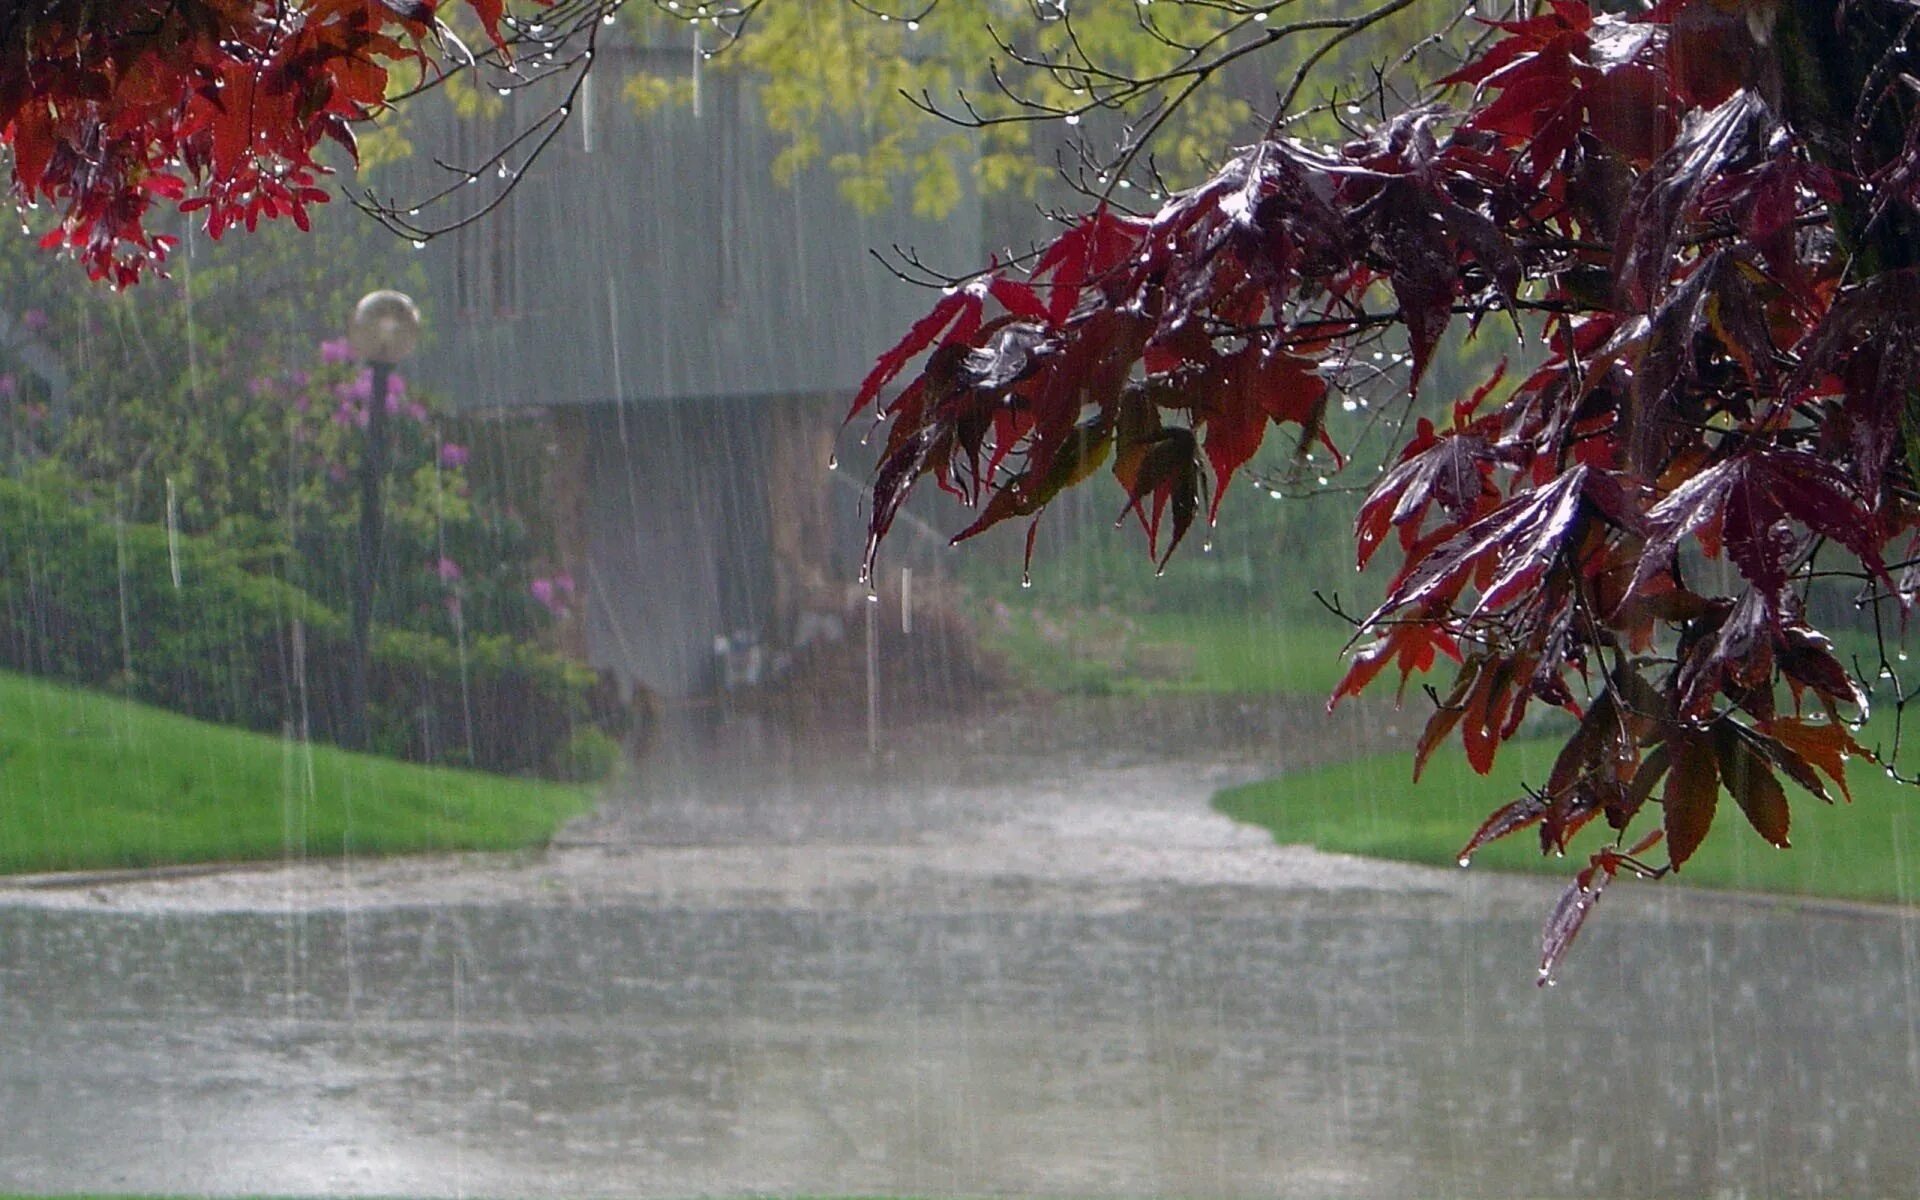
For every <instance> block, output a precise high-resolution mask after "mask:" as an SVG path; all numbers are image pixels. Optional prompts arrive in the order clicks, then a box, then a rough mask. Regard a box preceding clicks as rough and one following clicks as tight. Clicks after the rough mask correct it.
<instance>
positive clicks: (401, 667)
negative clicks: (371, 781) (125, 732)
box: [0, 480, 628, 774]
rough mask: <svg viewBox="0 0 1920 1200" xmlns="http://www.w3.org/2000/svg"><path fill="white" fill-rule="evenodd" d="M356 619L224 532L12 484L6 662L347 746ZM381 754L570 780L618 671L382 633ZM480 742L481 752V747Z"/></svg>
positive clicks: (5, 538) (3, 554)
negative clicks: (211, 535) (145, 518)
mask: <svg viewBox="0 0 1920 1200" xmlns="http://www.w3.org/2000/svg"><path fill="white" fill-rule="evenodd" d="M350 662H351V654H350V631H349V625H348V622H347V620H346V619H345V618H344V617H343V616H342V615H340V614H339V613H336V612H334V611H332V610H330V609H328V608H326V607H324V606H322V605H321V604H319V603H318V602H317V601H315V600H314V599H313V598H312V597H311V596H309V595H308V594H307V593H305V592H303V591H302V590H300V589H299V588H296V587H294V586H292V585H290V584H288V583H286V582H285V581H283V580H280V579H276V578H273V577H271V576H265V575H259V574H254V573H252V572H249V571H248V570H246V569H245V568H244V567H243V566H242V565H241V563H240V561H239V558H238V556H237V555H236V554H235V553H234V552H232V551H231V550H228V549H225V548H223V547H222V546H221V545H219V544H218V543H217V542H216V541H213V540H212V539H201V538H192V537H184V536H183V537H179V538H178V539H177V540H176V542H175V544H174V545H173V546H171V547H170V546H169V538H168V535H167V531H166V530H164V529H162V528H158V527H154V526H149V525H132V524H126V525H122V524H119V523H117V522H115V521H114V520H113V519H112V518H110V517H107V516H105V515H103V514H101V513H98V512H96V511H93V510H91V509H89V508H87V507H85V506H83V505H79V504H76V503H74V502H73V501H71V500H70V499H69V498H67V497H66V496H65V495H54V494H48V493H43V492H40V491H37V490H35V489H33V488H30V487H28V486H25V485H22V484H19V483H15V482H9V481H3V480H0V666H6V667H10V668H13V669H16V670H20V671H23V672H27V673H29V674H34V675H44V676H50V677H53V678H57V679H64V680H68V681H70V682H74V683H79V684H84V685H88V686H92V687H100V688H105V689H109V690H114V691H119V692H121V693H122V694H124V695H127V696H129V697H130V698H133V699H139V700H144V701H147V702H149V703H153V704H158V705H161V706H163V707H166V708H170V709H173V710H175V711H177V712H183V713H188V714H191V715H193V716H196V717H202V718H205V719H208V720H213V721H219V722H222V723H225V724H230V725H241V726H245V727H247V728H251V729H257V730H262V731H270V732H282V731H287V732H294V733H298V732H300V731H302V730H305V731H306V732H307V733H310V734H311V735H312V736H313V737H316V738H319V739H321V740H324V741H337V740H339V739H338V736H337V734H338V732H339V730H341V729H342V728H343V727H344V724H345V704H344V701H345V697H346V694H347V678H348V670H349V663H350ZM369 690H370V693H371V702H370V705H369V712H368V724H369V728H370V730H371V737H372V741H373V746H372V749H374V750H377V751H379V752H380V753H384V754H389V755H392V756H395V757H400V758H406V759H410V760H413V761H416V762H439V763H459V764H466V765H472V766H476V767H481V768H484V769H487V770H493V771H502V772H534V773H540V774H549V773H553V772H556V771H566V770H569V769H570V768H571V767H572V764H571V763H570V762H567V761H563V759H564V758H565V757H566V755H567V746H568V743H569V741H570V740H571V739H572V738H573V736H574V734H575V733H576V731H581V730H585V729H589V728H597V729H599V730H600V731H601V732H603V733H605V734H607V735H610V736H615V737H618V736H620V735H621V734H623V733H624V732H625V730H626V726H627V721H628V710H627V709H626V707H625V706H624V705H622V704H621V703H620V702H619V699H618V695H617V692H616V690H615V688H614V686H613V684H612V682H611V680H610V679H608V678H607V677H605V676H603V675H598V674H596V673H595V672H594V671H592V670H590V669H588V668H586V667H584V666H581V665H579V664H577V663H573V662H571V661H568V660H566V659H563V658H560V657H559V656H557V655H554V654H550V653H547V652H545V651H542V650H539V649H537V648H535V647H531V646H528V645H525V644H523V643H518V642H514V641H510V640H508V639H505V638H498V637H493V638H476V639H475V640H473V641H472V642H471V643H470V644H468V645H467V646H466V647H465V652H464V654H463V653H462V652H461V649H460V648H459V647H456V646H455V645H454V644H453V642H452V641H450V640H449V639H446V638H441V637H433V636H429V635H426V634H420V633H412V632H406V631H401V630H393V629H377V630H376V631H375V637H374V646H373V660H372V671H371V678H370V681H369ZM469 738H470V741H471V755H469V749H468V748H469Z"/></svg>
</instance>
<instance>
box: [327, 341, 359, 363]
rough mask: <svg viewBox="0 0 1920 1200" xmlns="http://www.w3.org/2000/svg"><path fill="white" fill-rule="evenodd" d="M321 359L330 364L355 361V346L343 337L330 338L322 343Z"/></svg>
mask: <svg viewBox="0 0 1920 1200" xmlns="http://www.w3.org/2000/svg"><path fill="white" fill-rule="evenodd" d="M320 361H321V362H323V363H326V364H327V365H328V366H337V365H339V364H340V363H350V362H352V361H353V347H352V346H350V345H348V344H347V339H345V338H343V337H337V338H328V339H327V340H326V341H324V342H321V343H320Z"/></svg>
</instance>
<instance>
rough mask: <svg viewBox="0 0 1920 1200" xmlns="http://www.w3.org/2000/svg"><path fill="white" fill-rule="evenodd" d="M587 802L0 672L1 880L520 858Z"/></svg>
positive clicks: (586, 793) (553, 788)
mask: <svg viewBox="0 0 1920 1200" xmlns="http://www.w3.org/2000/svg"><path fill="white" fill-rule="evenodd" d="M590 802H591V791H590V790H589V789H587V788H583V787H569V786H562V785H557V784H548V783H536V782H529V781H523V780H517V779H506V778H502V777H499V776H494V775H486V774H481V773H477V772H470V771H453V770H445V769H441V768H429V767H421V766H416V765H413V764H410V763H401V762H395V761H392V760H389V759H382V758H376V757H372V756H368V755H360V754H350V753H347V752H345V751H342V750H337V749H334V748H333V747H330V746H313V747H311V748H309V747H307V746H303V745H300V744H298V743H294V742H291V741H283V740H281V739H278V738H272V737H265V736H262V735H259V734H254V733H247V732H244V731H240V730H236V729H230V728H226V727H224V726H219V725H210V724H207V723H205V722H201V721H195V720H192V719H191V718H187V717H182V716H179V715H177V714H174V713H169V712H163V711H161V710H159V709H154V708H149V707H146V706H144V705H139V704H132V703H128V702H126V701H123V700H119V699H117V698H114V697H111V696H106V695H102V694H98V693H91V692H85V691H80V690H78V689H74V688H69V687H64V686H61V685H57V684H51V683H47V682H44V681H41V680H35V679H27V678H23V677H20V676H17V675H9V674H4V673H0V871H5V872H21V871H49V870H71V869H81V868H101V867H124V866H147V865H154V864H162V863H182V862H205V861H214V860H229V859H261V858H266V859H277V858H281V857H285V856H294V857H298V856H303V855H320V856H326V855H338V854H345V853H355V854H389V853H396V852H402V851H421V850H453V849H476V850H506V849H515V848H519V847H524V846H530V845H537V844H540V843H542V842H544V841H545V840H546V839H547V838H548V837H549V836H550V835H551V834H552V832H553V830H554V829H555V828H556V827H557V826H558V825H559V824H560V822H562V821H563V820H565V819H566V818H567V817H569V816H572V815H573V814H575V813H578V812H581V811H583V810H584V809H585V808H586V807H587V805H588V804H589V803H590Z"/></svg>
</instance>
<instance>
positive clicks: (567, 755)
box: [550, 726, 620, 783]
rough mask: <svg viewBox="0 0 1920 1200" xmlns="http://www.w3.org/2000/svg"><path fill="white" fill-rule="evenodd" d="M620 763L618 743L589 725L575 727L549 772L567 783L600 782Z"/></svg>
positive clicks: (555, 756) (558, 752)
mask: <svg viewBox="0 0 1920 1200" xmlns="http://www.w3.org/2000/svg"><path fill="white" fill-rule="evenodd" d="M619 763H620V743H619V742H617V741H615V740H614V739H613V738H611V737H608V736H607V735H606V734H604V733H602V732H601V731H600V730H598V729H595V728H593V727H592V726H588V727H587V728H585V729H576V730H574V731H573V734H572V736H570V737H569V738H567V740H566V743H565V744H564V745H562V746H561V747H560V749H559V750H558V751H557V752H556V753H555V754H554V760H553V768H552V771H551V772H550V773H551V774H552V776H553V777H554V778H555V779H561V780H566V781H567V782H569V783H599V782H601V781H602V780H604V779H606V778H607V776H609V775H611V774H613V769H614V768H615V767H616V766H618V765H619Z"/></svg>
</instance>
